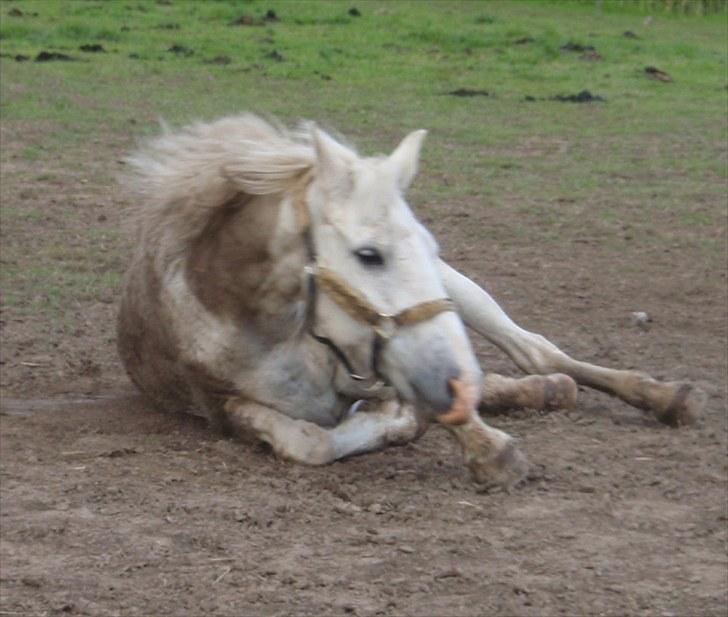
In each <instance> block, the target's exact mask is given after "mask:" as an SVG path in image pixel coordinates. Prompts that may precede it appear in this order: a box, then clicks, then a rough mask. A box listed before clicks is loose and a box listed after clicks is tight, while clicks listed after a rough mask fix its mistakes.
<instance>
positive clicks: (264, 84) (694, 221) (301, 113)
mask: <svg viewBox="0 0 728 617" xmlns="http://www.w3.org/2000/svg"><path fill="white" fill-rule="evenodd" d="M352 6H354V5H353V4H352ZM356 6H357V10H358V12H359V13H360V14H359V15H352V14H350V11H349V9H350V8H351V7H350V6H349V5H348V4H345V3H340V2H305V1H297V2H277V3H271V2H267V1H266V2H257V1H252V2H143V1H138V2H131V1H129V2H125V1H111V2H93V1H79V2H57V1H55V0H51V1H43V0H37V1H32V2H5V3H3V6H2V14H1V15H0V18H1V23H0V49H1V50H2V52H1V53H2V54H3V57H2V60H0V62H1V67H2V80H1V83H0V88H1V90H0V113H1V114H2V121H3V123H4V126H5V129H4V130H5V134H4V140H3V141H4V144H3V148H2V159H0V160H1V161H2V164H3V170H2V173H3V179H4V180H5V181H4V182H3V185H4V186H3V189H2V190H3V191H4V192H3V193H0V196H2V197H3V199H2V202H3V203H2V218H3V234H4V260H5V267H4V268H3V288H4V291H5V294H4V297H5V302H6V303H9V304H11V305H24V306H26V307H30V308H31V309H32V310H33V311H39V310H40V311H41V312H47V313H49V314H51V315H53V316H55V317H58V316H59V314H62V313H63V312H64V308H63V307H64V306H65V307H69V306H70V305H72V302H71V299H72V298H77V297H81V298H86V297H88V295H89V294H91V295H93V293H94V290H95V288H97V287H98V288H99V289H101V290H103V291H102V292H101V293H103V294H108V293H111V292H112V290H113V289H114V286H115V285H116V283H117V281H118V273H119V270H120V267H119V266H120V263H119V262H118V261H117V260H116V259H115V258H110V257H109V255H108V251H106V253H107V254H106V255H103V254H97V253H98V250H97V247H98V244H99V243H98V241H97V240H98V238H96V239H89V238H78V242H79V243H80V245H81V246H83V247H84V248H83V250H87V249H89V250H91V253H92V254H94V255H95V256H94V259H93V261H94V264H95V265H96V267H95V268H94V267H91V268H86V271H85V272H84V268H79V259H78V255H76V254H74V250H73V249H72V248H71V247H68V246H67V244H66V243H65V242H64V243H63V244H61V245H56V244H51V245H50V246H48V245H46V246H43V247H39V248H38V251H37V252H36V253H35V254H34V256H33V263H32V267H28V264H27V263H26V262H25V260H23V259H20V261H17V260H16V259H15V258H14V255H15V253H16V252H18V251H20V252H23V248H22V247H23V245H24V244H23V242H16V240H18V239H20V238H23V237H24V234H25V231H24V230H26V229H27V227H28V225H29V224H32V223H33V221H36V220H37V219H38V218H39V217H45V216H51V217H53V214H52V212H53V210H54V209H57V208H53V207H52V205H51V204H48V203H43V201H42V200H41V201H40V202H39V201H34V200H33V199H25V200H20V202H18V201H17V200H16V199H14V198H13V196H12V195H9V194H8V193H7V191H8V190H10V189H11V186H10V185H13V186H15V187H18V186H20V184H22V185H23V189H22V190H23V191H25V192H28V193H30V194H32V195H36V194H38V195H39V194H44V193H46V192H47V191H49V190H50V191H53V190H54V187H57V186H58V183H64V182H68V181H74V182H79V183H83V184H85V186H83V187H82V188H83V190H84V192H85V193H93V194H94V195H98V196H99V197H100V198H101V197H102V196H104V197H105V196H107V195H109V196H110V195H112V194H113V193H114V192H116V191H117V189H116V187H115V183H114V178H115V174H116V173H117V172H118V170H119V169H118V168H119V165H118V164H117V163H116V162H115V160H116V159H118V158H120V157H121V156H122V155H123V154H124V153H125V151H126V150H128V149H129V148H130V147H132V146H133V144H134V141H135V139H136V138H138V137H139V136H141V135H145V134H148V133H150V132H153V131H155V130H156V127H157V120H158V119H159V118H163V119H165V120H166V121H168V122H171V123H173V124H174V123H184V122H188V121H191V120H196V119H210V118H213V117H215V116H218V115H221V114H228V113H235V112H238V111H241V110H253V111H258V112H260V113H263V114H266V115H274V116H276V117H279V118H281V119H283V120H285V121H295V120H297V119H299V118H313V119H317V120H318V121H320V122H322V123H323V124H324V125H325V126H330V127H334V128H336V129H338V130H339V131H341V132H342V133H344V134H345V135H347V136H348V137H350V138H351V139H352V140H353V141H354V142H355V143H357V144H359V145H360V146H361V148H362V150H364V151H367V152H372V151H379V150H384V149H387V148H390V147H391V146H392V145H393V144H394V143H395V142H396V141H397V139H398V138H399V137H400V136H401V135H402V134H404V133H405V132H406V131H409V130H411V129H414V128H419V127H425V128H428V129H429V130H430V131H431V135H430V138H429V141H428V144H427V148H426V151H425V155H424V162H423V173H422V177H421V180H420V181H419V182H418V184H417V185H416V187H415V189H414V190H413V194H412V196H411V197H412V200H413V203H414V204H415V205H417V204H418V203H422V202H423V201H426V200H432V201H437V202H439V203H441V204H446V203H452V202H457V201H459V200H478V201H479V202H480V203H482V207H483V208H513V209H515V210H516V211H517V213H519V214H521V215H522V219H523V222H524V229H525V228H530V227H531V225H530V223H531V222H533V221H537V222H538V227H537V228H535V229H530V231H528V232H527V235H528V236H529V237H528V238H524V241H528V242H532V241H533V242H541V243H544V242H545V243H548V242H558V241H559V237H560V236H561V235H562V234H563V233H564V232H565V231H566V232H568V229H566V230H564V227H565V226H566V227H567V228H568V227H569V226H570V224H571V222H574V223H575V224H577V225H578V226H581V225H583V223H584V222H585V219H586V220H588V221H593V222H594V224H595V225H598V226H599V228H600V230H601V231H600V233H601V234H602V236H603V237H604V241H605V242H614V243H619V242H620V237H621V235H623V233H624V229H625V228H626V229H629V230H632V233H637V234H640V233H644V234H649V233H650V219H651V217H652V216H661V217H668V218H669V219H671V220H674V221H675V223H676V225H680V232H679V241H680V242H690V243H693V244H695V245H696V246H697V247H698V248H699V249H700V250H701V251H703V253H704V254H705V255H706V257H707V258H709V259H715V260H716V263H717V262H718V261H719V260H720V259H722V258H723V257H724V253H722V252H721V251H722V250H723V245H722V237H721V236H717V235H715V233H713V232H714V231H715V230H716V228H718V227H719V226H720V225H722V224H723V223H724V222H725V219H724V217H725V212H724V210H723V208H720V207H718V208H716V207H715V204H718V203H720V200H719V199H716V191H717V192H721V191H723V189H724V185H723V183H722V182H721V180H722V179H724V178H725V166H726V155H725V148H724V144H725V138H726V115H725V113H726V96H727V91H726V83H727V82H728V78H727V76H726V70H727V65H726V31H725V23H724V17H725V14H724V13H719V14H717V15H710V16H701V17H685V16H683V15H681V14H670V13H665V14H663V13H658V14H654V15H652V16H650V15H649V14H648V13H646V12H645V11H644V10H638V9H639V7H638V6H637V5H634V6H629V5H627V7H626V8H625V6H624V3H609V2H607V3H606V4H605V5H604V6H603V8H602V10H599V9H598V7H597V6H596V5H595V4H594V3H591V2H566V3H563V2H562V3H546V2H430V3H427V2H394V3H387V2H360V3H358V4H357V5H356ZM626 9H631V10H626ZM269 10H272V11H273V12H274V14H275V15H273V14H270V15H269V18H266V14H267V13H268V11H269ZM352 12H354V11H352ZM244 16H246V17H248V18H249V19H248V20H247V21H252V24H251V25H246V24H242V25H231V24H234V23H235V21H236V20H240V18H242V17H244ZM625 32H631V33H633V34H634V35H635V37H636V38H628V36H629V35H628V36H625V34H624V33H625ZM567 43H575V44H579V45H584V46H587V45H588V46H593V47H594V48H595V50H596V53H597V54H598V58H597V59H588V58H589V57H590V56H589V54H588V52H587V55H586V56H585V55H584V54H583V53H581V52H578V51H564V50H562V49H561V47H562V46H564V45H565V44H567ZM94 44H95V45H100V46H101V48H102V49H103V51H101V52H97V53H89V52H84V51H81V50H80V49H79V48H80V47H81V46H82V45H94ZM170 50H172V51H170ZM174 50H176V52H175V51H174ZM42 51H48V52H58V53H62V54H66V55H67V56H69V57H71V58H72V59H73V61H50V62H45V63H43V62H36V61H34V60H33V59H34V58H36V57H37V56H38V54H39V53H41V52H42ZM18 57H20V59H21V60H22V57H27V58H29V60H27V61H17V60H16V59H15V58H18ZM647 66H655V67H657V68H659V69H660V70H662V71H665V72H667V73H668V74H669V75H670V76H671V77H672V79H673V81H671V82H663V81H660V80H657V79H650V78H649V76H648V75H647V74H646V73H645V70H644V69H645V67H647ZM459 88H466V89H474V90H485V91H487V92H488V93H489V94H490V95H489V96H474V97H455V96H450V95H447V94H446V93H448V92H451V91H453V90H456V89H459ZM584 89H588V90H590V91H591V92H592V93H593V94H594V95H597V96H601V97H603V98H604V99H605V100H606V101H605V102H595V103H589V104H570V103H561V102H556V101H551V100H542V99H549V98H550V97H553V96H556V95H570V94H575V93H578V92H580V91H582V90H584ZM527 96H528V97H533V98H535V99H536V100H535V101H528V100H526V97H527ZM89 154H90V156H89ZM11 176H12V179H13V182H9V180H10V177H11ZM606 187H608V188H609V195H608V198H607V197H605V196H604V194H603V192H604V189H605V188H606ZM708 204H714V205H713V206H710V205H708ZM646 205H648V206H649V208H650V213H646V212H645V207H646ZM86 214H87V213H86V212H84V211H83V208H77V209H76V210H73V209H71V210H70V211H68V210H67V209H64V211H63V213H62V215H61V217H60V219H61V220H59V221H58V224H60V225H61V226H62V227H63V226H69V230H71V229H73V225H72V223H71V222H69V220H68V219H73V218H74V217H78V218H80V219H81V223H85V222H86V220H87V216H86ZM81 226H83V225H81ZM78 229H81V227H79V228H78ZM117 232H118V230H116V229H106V230H104V231H98V230H97V232H94V233H100V234H102V236H103V239H104V240H105V242H106V243H107V244H108V243H109V242H110V243H111V244H112V245H113V246H114V247H118V246H119V242H120V240H119V238H118V233H117ZM79 233H80V234H82V235H83V234H85V232H79ZM479 233H483V234H485V236H486V238H487V237H488V236H489V231H488V229H487V228H486V229H483V230H481V231H480V232H479ZM493 233H500V232H498V231H494V232H493ZM92 235H93V234H92ZM59 240H60V239H59ZM85 240H93V241H90V242H85ZM675 240H676V239H675V238H673V237H669V238H660V237H654V238H651V241H654V242H661V241H666V242H673V241H675ZM91 247H93V248H91ZM112 253H113V251H112ZM701 254H702V253H701ZM99 263H103V264H104V265H105V266H106V267H104V268H98V264H99ZM98 270H101V271H98ZM39 288H42V289H43V292H42V293H41V294H40V296H38V294H37V290H38V289H39ZM29 300H31V301H30V302H28V301H29Z"/></svg>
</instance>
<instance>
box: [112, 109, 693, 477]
mask: <svg viewBox="0 0 728 617" xmlns="http://www.w3.org/2000/svg"><path fill="white" fill-rule="evenodd" d="M424 136H425V132H424V131H415V132H414V133H411V134H410V135H408V136H407V137H405V139H404V140H403V141H402V142H401V143H400V144H399V146H398V147H397V148H396V149H395V150H394V152H393V153H392V154H390V155H389V156H386V157H385V156H382V157H374V158H364V157H360V156H359V155H358V154H357V153H356V152H355V151H354V150H353V149H352V148H351V147H348V146H345V145H343V144H342V143H341V142H340V141H337V140H335V139H334V138H332V137H331V136H330V135H328V134H327V133H325V132H323V131H322V130H320V129H318V128H317V127H316V126H315V125H313V124H303V125H301V126H300V127H299V128H298V129H297V130H295V131H289V130H286V129H284V128H282V127H277V126H272V125H271V124H269V123H267V122H265V121H263V120H261V119H260V118H257V117H255V116H253V115H243V116H239V117H232V118H225V119H222V120H219V121H216V122H213V123H209V124H197V125H194V126H192V127H189V128H187V129H185V130H182V131H180V132H177V133H170V132H167V133H166V134H164V135H162V136H161V137H158V138H156V139H154V140H152V141H150V142H149V143H148V144H147V146H146V147H145V148H143V149H142V150H141V151H140V152H138V153H137V154H135V155H134V156H132V157H131V158H130V159H129V162H130V164H131V165H132V167H133V169H134V170H135V174H134V175H133V176H132V177H131V186H132V188H133V189H135V191H136V193H137V199H138V203H139V207H138V209H137V218H138V241H137V244H136V250H135V252H134V255H133V257H132V261H131V265H130V267H129V270H128V272H127V275H126V278H125V283H124V288H123V295H122V301H121V310H120V315H119V324H118V345H119V351H120V355H121V358H122V360H123V362H124V365H125V367H126V370H127V372H128V373H129V376H130V377H131V379H132V380H133V381H134V383H135V384H136V385H137V386H138V387H139V388H140V389H141V390H142V392H143V393H145V394H146V395H147V396H148V397H149V398H150V399H151V400H152V401H154V402H155V403H157V404H158V405H159V406H161V407H164V408H166V409H171V410H176V411H188V412H191V413H195V414H198V415H203V416H205V417H206V418H208V419H209V420H210V421H211V422H212V423H214V424H216V425H218V426H220V427H221V428H223V429H225V430H227V431H229V432H232V433H233V434H237V435H243V434H247V435H250V434H252V435H255V436H257V437H258V438H260V439H262V440H264V441H266V442H268V443H269V444H271V446H272V447H273V450H274V451H275V452H276V453H277V454H278V455H280V456H282V457H285V458H288V459H292V460H294V461H299V462H303V463H308V464H315V465H318V464H325V463H329V462H332V461H334V460H337V459H340V458H343V457H346V456H351V455H354V454H360V453H364V452H368V451H372V450H375V449H378V448H382V447H385V446H388V445H393V444H401V443H405V442H408V441H410V440H414V439H416V438H417V437H418V436H420V435H421V434H422V433H423V432H424V431H425V430H426V428H427V427H428V426H429V425H431V424H432V423H433V422H434V423H438V424H441V425H443V426H445V427H446V428H448V429H449V430H450V431H451V432H452V433H453V434H454V435H455V437H456V438H457V439H458V441H459V442H460V444H461V446H462V449H463V453H464V457H465V461H466V464H467V465H468V467H469V468H470V470H471V472H472V474H473V477H474V479H475V480H476V481H477V482H479V483H488V484H489V483H496V484H500V485H505V486H510V485H513V484H515V483H516V482H517V481H518V480H519V479H521V478H522V477H523V475H524V474H525V472H526V468H527V464H526V459H525V457H524V456H523V455H522V454H521V453H520V452H519V450H518V449H517V448H516V447H515V445H514V442H513V439H512V438H511V437H510V436H508V435H507V434H506V433H504V432H502V431H499V430H497V429H495V428H492V427H490V426H488V425H487V424H485V423H484V422H483V421H482V419H481V418H480V416H479V414H478V406H479V404H480V406H481V408H482V407H488V408H500V407H513V406H517V407H519V406H520V407H541V408H553V407H570V406H573V405H574V404H575V402H576V383H575V382H578V383H582V384H584V385H588V386H591V387H595V388H598V389H601V390H604V391H606V392H610V393H612V394H614V395H616V396H619V397H621V398H622V399H624V400H625V401H627V402H629V403H631V404H632V405H635V406H637V407H639V408H642V409H647V410H650V411H652V412H653V413H654V414H655V415H656V416H657V418H659V419H660V420H662V421H663V422H666V423H669V424H673V425H680V424H688V423H691V422H693V421H694V420H695V418H696V417H697V416H698V414H699V413H700V410H701V408H702V406H703V403H704V395H703V394H702V392H701V391H699V390H698V389H696V388H693V387H692V386H690V385H689V384H684V383H660V382H658V381H655V380H653V379H651V378H650V377H649V376H647V375H645V374H643V373H636V372H632V371H617V370H612V369H606V368H601V367H597V366H593V365H590V364H586V363H582V362H577V361H575V360H573V359H571V358H570V357H568V356H567V355H566V354H564V353H563V352H561V351H560V350H559V349H558V348H557V347H555V346H554V345H553V344H551V343H549V342H548V341H547V340H546V339H544V338H543V337H541V336H539V335H537V334H533V333H530V332H528V331H526V330H523V329H521V328H519V327H518V326H517V325H516V324H514V323H513V322H512V321H511V320H510V319H509V318H508V317H507V315H506V314H505V313H504V312H503V311H502V310H501V309H500V307H499V306H498V305H497V304H496V303H495V301H494V300H493V299H492V298H491V297H490V296H489V295H488V294H487V293H486V292H485V291H484V290H483V289H481V288H480V287H479V286H477V285H476V284H475V283H473V282H472V281H470V280H469V279H467V278H466V277H464V276H463V275H462V274H460V273H458V272H457V271H456V270H454V269H453V268H452V267H450V266H449V265H447V263H445V262H444V261H443V260H442V259H441V258H440V256H439V250H438V245H437V243H436V241H435V240H434V238H433V237H432V235H431V234H430V233H429V231H428V230H427V229H426V228H425V227H424V226H423V225H422V224H421V223H420V222H419V221H418V220H417V219H416V217H415V216H414V214H413V213H412V211H411V209H410V208H409V206H408V205H407V203H406V202H405V200H404V198H403V194H404V193H405V191H406V189H407V187H408V186H409V185H410V183H411V182H412V180H413V178H414V176H415V174H416V171H417V164H418V158H419V151H420V147H421V145H422V141H423V138H424ZM464 324H466V325H468V326H470V327H471V328H472V329H474V330H475V331H476V332H479V333H480V334H482V335H484V336H485V337H486V338H487V339H488V340H490V341H491V342H493V343H494V344H496V345H497V346H499V347H500V348H501V349H503V350H504V351H505V352H506V353H507V354H508V355H509V356H510V357H511V358H512V359H513V360H514V361H515V363H516V364H517V365H518V366H519V367H520V368H521V369H523V370H524V371H526V372H528V373H533V374H534V375H533V376H531V377H526V378H524V379H520V380H514V379H508V378H505V377H500V376H498V375H493V374H490V375H487V376H486V377H485V378H484V379H483V378H482V376H481V371H480V367H479V365H478V362H477V360H476V358H475V356H474V354H473V351H472V348H471V345H470V341H469V339H468V336H467V333H466V330H465V327H464ZM481 393H482V396H481Z"/></svg>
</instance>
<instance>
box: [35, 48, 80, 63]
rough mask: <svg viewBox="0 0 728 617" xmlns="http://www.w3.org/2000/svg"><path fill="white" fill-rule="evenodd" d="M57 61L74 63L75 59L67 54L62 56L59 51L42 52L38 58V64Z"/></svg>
mask: <svg viewBox="0 0 728 617" xmlns="http://www.w3.org/2000/svg"><path fill="white" fill-rule="evenodd" d="M56 60H60V61H65V62H68V61H73V60H75V58H72V57H71V56H69V55H67V54H62V53H60V52H58V51H45V50H44V51H41V52H40V53H39V54H38V55H37V56H36V57H35V61H36V62H54V61H56Z"/></svg>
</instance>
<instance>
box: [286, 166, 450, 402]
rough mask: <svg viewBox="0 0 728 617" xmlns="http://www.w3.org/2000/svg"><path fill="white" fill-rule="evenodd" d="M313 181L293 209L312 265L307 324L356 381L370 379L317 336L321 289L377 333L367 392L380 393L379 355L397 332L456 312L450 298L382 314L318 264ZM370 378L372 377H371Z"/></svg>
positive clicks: (297, 193) (302, 186)
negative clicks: (309, 195) (309, 196)
mask: <svg viewBox="0 0 728 617" xmlns="http://www.w3.org/2000/svg"><path fill="white" fill-rule="evenodd" d="M310 182H311V173H310V172H307V173H306V174H304V176H303V177H302V179H301V181H300V183H299V184H298V186H297V187H296V189H295V190H294V192H293V207H294V208H295V211H296V217H297V219H298V225H299V227H300V228H301V230H302V233H303V236H304V240H305V243H306V250H307V251H308V256H309V259H310V260H311V263H310V264H309V265H307V266H306V268H305V272H306V275H307V279H308V303H307V307H306V324H307V329H308V333H309V334H310V335H311V336H312V337H313V338H314V339H316V340H317V341H318V342H319V343H322V344H323V345H326V346H327V347H328V348H329V349H331V351H333V353H334V355H335V356H336V357H337V359H338V360H339V361H340V362H341V363H342V364H343V365H344V368H346V371H347V372H348V373H349V377H351V379H353V380H355V381H367V379H368V378H366V377H363V376H362V375H359V374H358V373H357V372H356V371H355V370H354V368H353V366H352V364H351V362H349V359H348V358H347V357H346V354H345V353H344V352H343V351H342V349H341V348H340V347H339V346H338V345H337V344H336V343H334V341H332V340H331V339H330V338H328V337H325V336H321V335H319V334H317V333H316V331H315V328H314V325H315V324H314V322H315V319H316V315H315V312H316V297H317V294H318V291H319V290H321V291H322V292H323V293H325V294H326V295H327V296H328V297H329V298H330V299H331V300H333V301H334V302H335V303H336V304H337V305H338V306H339V308H341V309H342V310H343V311H344V312H345V313H346V314H347V315H349V317H351V318H352V319H354V320H355V321H358V322H360V323H364V324H367V325H368V326H370V327H371V328H372V330H373V332H374V341H373V342H372V353H371V370H372V374H373V377H374V378H376V381H374V383H373V384H370V385H369V386H368V387H367V390H378V389H379V388H381V387H382V386H384V385H387V384H388V380H387V378H386V377H385V376H383V375H382V374H381V372H380V370H379V356H380V355H381V353H382V349H383V348H384V345H385V344H386V343H387V341H389V340H390V339H391V338H392V337H394V335H395V334H396V333H397V330H398V329H399V328H401V327H404V326H411V325H414V324H418V323H420V322H423V321H427V320H428V319H432V318H433V317H436V316H437V315H439V314H440V313H444V312H446V311H454V310H455V305H454V303H453V301H452V300H450V298H438V299H436V300H426V301H425V302H420V303H419V304H415V305H414V306H411V307H409V308H406V309H403V310H401V311H400V312H399V313H396V314H391V313H383V312H382V311H380V310H379V309H377V307H375V306H374V305H373V304H372V303H371V302H369V300H368V299H367V297H366V296H365V295H364V294H363V293H362V292H360V291H359V290H358V289H355V288H354V287H352V286H351V285H349V284H348V283H347V282H346V281H345V280H344V279H343V278H342V277H341V276H339V275H338V274H337V273H336V272H334V271H333V270H332V269H331V268H328V267H326V266H322V265H321V264H319V263H318V255H317V254H316V247H315V246H314V243H313V235H312V233H311V219H310V215H309V212H308V206H307V205H306V190H307V189H308V186H309V184H310ZM369 379H371V378H369Z"/></svg>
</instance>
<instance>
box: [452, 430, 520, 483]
mask: <svg viewBox="0 0 728 617" xmlns="http://www.w3.org/2000/svg"><path fill="white" fill-rule="evenodd" d="M465 464H466V466H467V467H468V469H469V470H470V474H471V477H472V478H473V481H474V482H475V483H476V484H478V485H479V486H480V488H482V489H488V488H491V487H500V488H502V489H505V490H506V491H508V490H510V489H512V488H513V487H515V486H516V485H517V484H519V483H520V482H521V481H522V480H523V479H524V478H525V477H526V474H527V473H528V468H529V464H528V459H527V458H526V455H525V454H523V453H522V452H521V451H520V450H519V449H518V448H517V447H516V445H515V441H514V440H513V439H510V440H509V441H507V442H506V443H505V445H504V447H503V448H502V449H501V450H500V451H499V452H497V453H496V454H493V453H492V452H491V451H485V450H484V451H482V452H477V451H476V452H469V453H468V454H466V457H465Z"/></svg>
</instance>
